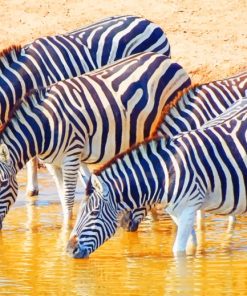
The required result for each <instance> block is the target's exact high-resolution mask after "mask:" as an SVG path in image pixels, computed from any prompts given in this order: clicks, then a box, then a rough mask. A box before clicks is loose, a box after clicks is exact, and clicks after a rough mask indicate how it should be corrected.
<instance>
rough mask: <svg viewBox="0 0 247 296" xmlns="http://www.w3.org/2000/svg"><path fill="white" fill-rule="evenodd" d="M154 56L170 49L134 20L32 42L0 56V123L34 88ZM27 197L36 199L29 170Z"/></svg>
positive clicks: (158, 33)
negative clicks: (130, 59)
mask: <svg viewBox="0 0 247 296" xmlns="http://www.w3.org/2000/svg"><path fill="white" fill-rule="evenodd" d="M146 51H153V52H158V53H161V54H164V55H166V56H168V57H170V45H169V42H168V40H167V38H166V35H165V33H164V32H163V30H162V29H161V28H160V27H159V26H157V25H156V24H154V23H152V22H150V21H148V20H146V19H144V18H141V17H136V16H131V15H129V16H128V15H126V16H119V17H118V16H117V17H111V18H108V19H105V20H102V21H99V22H97V23H95V24H93V25H90V26H87V27H83V28H80V29H78V30H75V31H73V32H70V33H66V34H60V35H55V36H48V37H42V38H38V39H36V40H35V41H34V42H32V43H30V44H28V45H26V46H24V47H23V48H21V47H20V46H13V47H12V48H10V49H8V50H4V51H3V52H2V53H1V54H0V123H1V124H4V123H5V122H6V121H7V120H8V117H9V114H10V113H11V112H12V109H13V107H14V105H15V104H16V102H17V101H18V100H20V99H21V98H22V97H23V96H24V95H25V93H26V92H29V91H30V90H31V89H33V88H35V89H36V88H39V87H46V86H48V85H50V84H52V83H55V82H58V81H60V80H64V79H67V78H71V77H75V76H78V75H81V74H83V73H86V72H89V71H92V70H95V69H98V68H100V67H102V66H104V65H106V64H111V63H112V62H114V61H116V60H118V59H121V58H124V57H126V56H129V55H131V54H135V53H139V52H146ZM28 170H29V172H28V177H29V178H28V186H27V187H28V189H27V190H28V192H30V194H31V195H33V194H35V193H37V190H38V185H37V176H36V174H35V173H34V172H33V164H30V165H29V166H28Z"/></svg>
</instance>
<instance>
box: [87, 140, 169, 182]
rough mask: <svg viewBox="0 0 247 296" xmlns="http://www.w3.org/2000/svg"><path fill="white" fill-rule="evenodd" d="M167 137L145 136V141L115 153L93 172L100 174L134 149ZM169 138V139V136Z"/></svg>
mask: <svg viewBox="0 0 247 296" xmlns="http://www.w3.org/2000/svg"><path fill="white" fill-rule="evenodd" d="M161 138H162V139H165V138H166V137H162V136H158V135H154V136H150V137H147V138H145V139H144V140H143V141H141V142H139V143H136V144H134V145H132V146H131V147H130V148H128V149H127V150H125V151H123V152H121V153H118V154H117V155H115V156H114V157H113V158H112V159H110V160H109V161H107V162H106V163H105V164H103V165H102V166H100V167H99V168H98V169H96V170H94V171H93V173H94V174H95V175H97V176H98V175H100V173H101V172H102V171H104V170H106V169H107V168H109V167H110V166H111V165H112V164H114V163H116V162H117V161H118V160H121V159H123V158H124V156H125V155H127V154H129V153H131V152H132V151H133V150H136V149H138V148H141V147H142V146H143V145H145V144H149V143H150V142H152V141H155V140H159V139H161ZM167 139H169V138H168V137H167ZM89 183H90V182H88V185H89Z"/></svg>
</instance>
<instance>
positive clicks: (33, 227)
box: [0, 170, 247, 296]
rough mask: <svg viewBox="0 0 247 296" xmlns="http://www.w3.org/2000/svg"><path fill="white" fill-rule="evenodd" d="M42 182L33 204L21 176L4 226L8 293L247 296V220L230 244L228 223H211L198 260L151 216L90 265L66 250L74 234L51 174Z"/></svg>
mask: <svg viewBox="0 0 247 296" xmlns="http://www.w3.org/2000/svg"><path fill="white" fill-rule="evenodd" d="M39 176H40V178H41V179H40V185H41V189H40V190H41V193H40V195H39V197H38V199H37V198H36V199H30V198H29V199H28V198H26V197H25V174H24V173H22V174H20V176H19V181H20V194H19V197H18V201H17V203H16V205H15V207H14V208H12V209H11V210H10V212H9V214H8V216H7V217H6V219H5V221H4V228H3V231H2V233H1V234H0V294H1V295H83V296H98V295H109V296H110V295H133V296H138V295H142V296H143V295H153V296H156V295H181V296H187V295H188V296H191V295H210V296H212V295H229V296H234V295H246V291H247V277H246V266H247V256H246V255H247V230H246V229H247V228H246V224H247V218H246V217H244V218H241V219H238V222H237V225H236V227H235V230H234V232H233V234H232V237H231V238H230V237H229V236H227V234H226V232H225V230H226V225H227V221H226V219H225V218H222V217H217V216H210V217H207V219H206V231H205V232H203V233H201V235H200V236H199V238H200V248H199V249H200V250H199V251H198V252H197V254H196V256H191V257H187V258H180V259H175V258H174V257H173V255H172V251H171V250H172V244H173V240H174V236H175V231H176V230H175V227H174V225H173V224H172V222H171V220H170V219H169V218H166V219H165V220H164V221H157V222H153V221H152V219H151V218H150V217H149V218H147V219H146V220H145V221H144V223H143V224H142V225H141V227H140V229H139V231H138V232H137V233H126V232H124V231H123V230H121V229H120V230H119V231H118V232H117V234H116V235H115V236H114V237H113V238H112V239H111V240H109V241H108V242H107V243H105V244H104V245H103V246H102V247H100V248H99V249H98V250H97V251H96V252H95V253H93V254H92V255H91V256H90V257H89V259H80V260H78V259H77V260H76V259H72V258H70V257H69V256H67V254H66V252H65V247H66V244H67V239H68V236H69V232H70V231H68V230H67V229H64V228H63V227H62V215H61V207H60V203H59V200H58V198H57V193H56V189H55V186H54V184H53V182H51V180H50V176H49V175H48V173H46V171H44V170H41V171H40V174H39ZM80 194H81V192H80V189H79V191H78V192H77V196H80ZM77 208H78V205H77Z"/></svg>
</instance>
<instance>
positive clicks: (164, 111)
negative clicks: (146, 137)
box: [151, 83, 199, 137]
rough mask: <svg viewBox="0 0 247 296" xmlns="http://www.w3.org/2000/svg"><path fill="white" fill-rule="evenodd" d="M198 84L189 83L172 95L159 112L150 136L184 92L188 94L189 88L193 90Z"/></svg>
mask: <svg viewBox="0 0 247 296" xmlns="http://www.w3.org/2000/svg"><path fill="white" fill-rule="evenodd" d="M198 86H199V84H198V83H197V84H193V85H190V86H188V87H186V88H184V89H183V90H180V91H179V92H178V93H177V95H176V96H175V97H174V99H173V100H172V101H171V102H170V103H169V104H166V105H165V106H164V107H163V109H162V111H161V114H160V118H159V120H158V122H157V124H156V127H155V129H154V130H153V132H152V133H151V137H152V136H155V135H156V134H157V132H158V129H159V127H160V125H161V124H162V123H163V122H164V119H165V117H166V115H167V114H169V112H170V111H171V109H172V108H174V107H176V106H177V105H178V103H179V102H180V100H181V99H182V97H183V96H184V95H185V94H188V93H189V92H190V91H191V90H194V89H195V88H197V87H198Z"/></svg>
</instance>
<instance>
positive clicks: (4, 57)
mask: <svg viewBox="0 0 247 296" xmlns="http://www.w3.org/2000/svg"><path fill="white" fill-rule="evenodd" d="M21 50H22V47H21V45H11V46H9V47H8V48H5V49H4V50H2V51H1V52H0V70H1V71H3V70H4V69H5V68H6V64H7V65H10V64H11V63H12V62H13V61H14V60H15V59H16V58H17V57H18V56H19V55H20V53H21Z"/></svg>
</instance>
